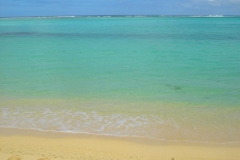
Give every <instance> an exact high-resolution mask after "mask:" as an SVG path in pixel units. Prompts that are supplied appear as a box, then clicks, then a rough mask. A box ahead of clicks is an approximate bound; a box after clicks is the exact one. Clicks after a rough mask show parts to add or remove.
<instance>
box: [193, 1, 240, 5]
mask: <svg viewBox="0 0 240 160" xmlns="http://www.w3.org/2000/svg"><path fill="white" fill-rule="evenodd" d="M193 2H194V3H196V4H208V5H212V6H233V5H240V0H193Z"/></svg>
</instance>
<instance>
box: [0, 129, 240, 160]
mask: <svg viewBox="0 0 240 160" xmlns="http://www.w3.org/2000/svg"><path fill="white" fill-rule="evenodd" d="M239 150H240V144H239V143H228V144H216V143H197V142H179V141H156V140H150V139H145V138H129V137H111V136H95V135H87V134H72V133H56V132H43V131H33V130H22V129H3V128H1V129H0V160H88V159H89V160H90V159H92V160H107V159H111V160H122V159H124V160H125V159H126V160H128V159H129V160H159V159H161V160H215V159H217V160H238V159H240V152H239Z"/></svg>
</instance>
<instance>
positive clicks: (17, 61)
mask: <svg viewBox="0 0 240 160" xmlns="http://www.w3.org/2000/svg"><path fill="white" fill-rule="evenodd" d="M239 28H240V18H238V17H235V18H233V17H232V18H230V17H229V18H193V17H191V18H190V17H163V18H159V17H131V18H126V17H110V18H106V17H105V18H103V17H102V18H97V17H91V18H83V17H75V18H59V17H52V18H47V17H45V18H9V19H8V18H5V19H4V18H2V19H0V99H1V103H0V126H2V127H13V128H32V129H41V130H54V131H64V132H65V131H68V132H69V131H70V132H85V133H93V134H111V135H118V136H125V135H127V136H143V137H150V138H156V139H167V140H192V141H211V142H236V141H239V140H240V136H239V135H240V118H239V117H240V85H239V82H240V45H239V44H240V29H239ZM49 115H51V116H49ZM151 131H152V132H151ZM169 133H171V134H169ZM179 135H180V137H179ZM202 135H205V136H202ZM216 135H219V136H216ZM216 137H217V138H216Z"/></svg>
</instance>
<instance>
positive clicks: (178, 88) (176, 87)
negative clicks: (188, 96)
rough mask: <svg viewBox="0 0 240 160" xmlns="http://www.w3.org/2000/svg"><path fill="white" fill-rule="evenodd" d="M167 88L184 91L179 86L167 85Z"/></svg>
mask: <svg viewBox="0 0 240 160" xmlns="http://www.w3.org/2000/svg"><path fill="white" fill-rule="evenodd" d="M166 86H167V87H169V88H171V89H173V90H175V91H179V90H182V87H181V86H177V85H171V84H166Z"/></svg>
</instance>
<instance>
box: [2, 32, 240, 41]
mask: <svg viewBox="0 0 240 160" xmlns="http://www.w3.org/2000/svg"><path fill="white" fill-rule="evenodd" d="M0 36H23V37H24V36H37V37H75V38H76V37H77V38H123V39H125V38H127V39H128V38H137V39H186V40H187V39H190V40H206V39H208V40H209V39H212V40H226V39H227V40H239V37H236V36H222V35H204V34H197V35H196V34H172V33H171V34H164V33H162V34H106V33H102V34H101V33H48V32H5V33H0Z"/></svg>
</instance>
